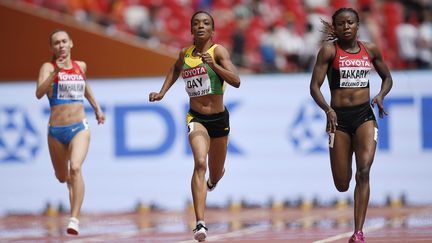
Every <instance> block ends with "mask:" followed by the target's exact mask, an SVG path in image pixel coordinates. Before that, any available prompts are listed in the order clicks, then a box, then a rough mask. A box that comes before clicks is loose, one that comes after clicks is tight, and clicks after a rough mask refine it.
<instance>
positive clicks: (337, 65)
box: [327, 41, 372, 90]
mask: <svg viewBox="0 0 432 243" xmlns="http://www.w3.org/2000/svg"><path fill="white" fill-rule="evenodd" d="M358 44H359V46H360V50H359V51H358V52H357V53H349V52H346V51H344V50H343V49H342V48H340V46H339V45H338V43H337V42H336V41H335V48H336V55H335V58H334V59H333V62H332V65H331V66H330V67H329V70H328V71H327V79H328V81H329V83H330V90H334V89H343V88H369V76H370V72H371V69H372V62H371V57H370V55H369V53H368V52H367V51H366V48H365V47H364V45H363V43H362V42H360V41H358Z"/></svg>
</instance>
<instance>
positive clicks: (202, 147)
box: [188, 122, 210, 161]
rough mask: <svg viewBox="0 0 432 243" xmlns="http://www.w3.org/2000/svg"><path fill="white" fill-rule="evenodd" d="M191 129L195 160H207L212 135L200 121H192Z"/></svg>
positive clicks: (190, 136) (189, 125)
mask: <svg viewBox="0 0 432 243" xmlns="http://www.w3.org/2000/svg"><path fill="white" fill-rule="evenodd" d="M188 129H189V144H190V146H191V149H192V153H193V156H194V160H195V161H205V160H206V157H207V153H208V151H209V146H210V137H209V135H208V132H207V129H206V128H205V127H204V126H203V125H202V124H201V123H198V122H190V123H189V124H188Z"/></svg>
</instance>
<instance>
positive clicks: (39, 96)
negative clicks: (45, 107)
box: [36, 91, 44, 100]
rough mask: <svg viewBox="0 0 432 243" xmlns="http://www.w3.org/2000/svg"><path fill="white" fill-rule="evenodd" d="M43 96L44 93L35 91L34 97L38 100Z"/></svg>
mask: <svg viewBox="0 0 432 243" xmlns="http://www.w3.org/2000/svg"><path fill="white" fill-rule="evenodd" d="M43 96H44V94H41V93H40V92H38V91H36V98H37V99H38V100H40V99H41V98H42V97H43Z"/></svg>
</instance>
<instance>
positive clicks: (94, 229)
mask: <svg viewBox="0 0 432 243" xmlns="http://www.w3.org/2000/svg"><path fill="white" fill-rule="evenodd" d="M80 220H81V232H80V236H68V235H65V233H64V231H65V223H66V221H67V216H66V215H54V216H46V215H9V216H4V217H1V218H0V242H68V243H76V242H164V243H165V242H178V243H188V242H195V241H193V240H192V228H193V226H194V218H193V212H191V211H190V210H185V211H178V212H177V211H176V212H172V211H161V210H153V211H150V210H149V211H146V210H144V211H142V212H130V213H116V214H86V213H84V214H83V215H82V216H81V219H80ZM206 222H207V227H208V228H209V232H208V237H207V242H235V243H245V242H252V243H264V242H274V243H281V242H284V243H306V242H308V243H325V242H333V243H339V242H344V243H346V242H347V239H348V238H349V236H350V235H351V234H352V228H353V226H352V208H351V207H343V208H333V207H332V208H330V207H326V208H309V209H300V208H254V209H241V208H233V209H210V210H207V211H206ZM364 231H365V235H366V242H368V243H371V242H380V243H387V242H400V243H402V242H403V243H408V242H409V243H420V242H421V243H425V242H431V243H432V206H418V207H370V208H369V209H368V215H367V219H366V223H365V230H364Z"/></svg>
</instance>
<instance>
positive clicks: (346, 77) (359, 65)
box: [339, 59, 371, 88]
mask: <svg viewBox="0 0 432 243" xmlns="http://www.w3.org/2000/svg"><path fill="white" fill-rule="evenodd" d="M339 69H340V87H342V88H363V87H367V86H368V84H369V75H370V72H371V65H370V63H369V61H368V60H361V59H340V60H339Z"/></svg>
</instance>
